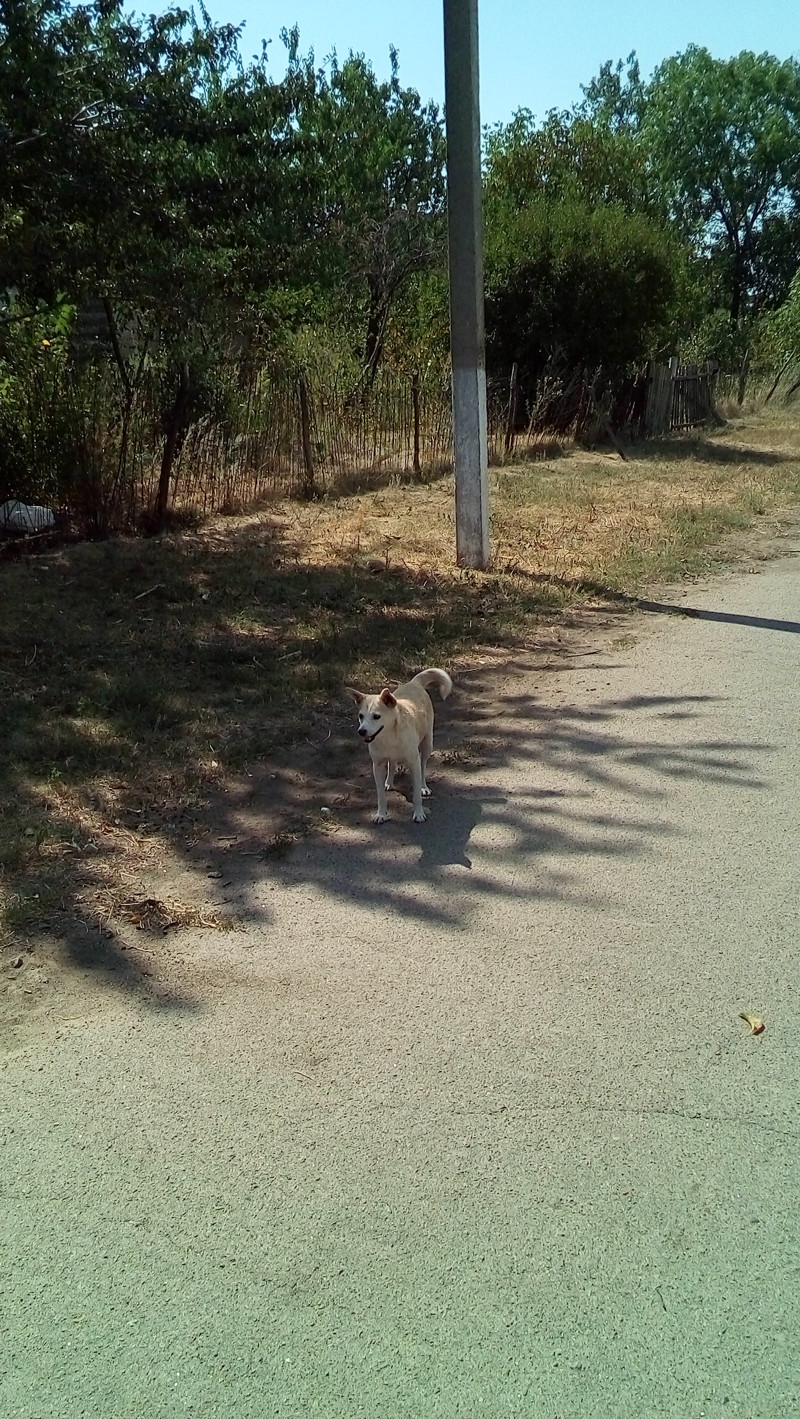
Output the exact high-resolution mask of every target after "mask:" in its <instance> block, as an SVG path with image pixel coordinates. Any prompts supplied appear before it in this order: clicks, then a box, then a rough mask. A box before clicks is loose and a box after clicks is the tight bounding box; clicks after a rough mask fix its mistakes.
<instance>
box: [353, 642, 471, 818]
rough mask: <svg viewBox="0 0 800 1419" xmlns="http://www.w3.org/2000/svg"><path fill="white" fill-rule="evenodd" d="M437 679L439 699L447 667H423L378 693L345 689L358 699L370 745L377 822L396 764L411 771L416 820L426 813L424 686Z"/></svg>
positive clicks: (428, 733)
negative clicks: (409, 678) (424, 802)
mask: <svg viewBox="0 0 800 1419" xmlns="http://www.w3.org/2000/svg"><path fill="white" fill-rule="evenodd" d="M428 685H438V686H439V693H440V695H441V697H442V699H443V700H446V699H447V696H448V695H449V694H450V691H451V690H452V688H453V682H452V680H451V679H450V676H449V675H448V673H447V671H446V670H437V669H432V670H421V671H420V673H419V675H415V676H414V678H413V680H409V681H408V682H407V684H405V685H398V687H397V689H396V690H395V691H394V692H392V691H391V690H381V693H380V694H379V695H365V694H362V692H361V690H353V689H351V687H350V686H349V685H346V686H345V690H346V692H347V694H348V695H350V697H351V699H354V700H355V702H356V704H357V705H358V732H359V734H360V735H361V738H362V739H363V740H364V743H365V744H368V745H369V752H370V755H371V758H372V772H373V773H374V775H375V787H376V788H377V790H378V811H377V813H376V814H375V818H374V821H375V822H376V823H385V822H386V819H387V818H388V817H389V807H388V804H387V801H386V793H387V790H388V789H390V788H391V787H392V784H393V783H394V773H395V770H396V769H397V768H398V767H399V765H400V764H406V765H407V766H408V768H409V769H410V771H411V784H412V789H413V801H414V813H413V819H414V822H415V823H424V822H425V818H426V817H427V814H426V812H425V809H424V808H423V806H422V800H423V798H430V796H431V791H430V789H429V788H428V785H427V783H426V781H425V766H426V764H427V762H428V759H429V757H430V754H431V750H432V749H433V705H432V704H431V700H430V695H429V694H428V693H427V689H426V686H428Z"/></svg>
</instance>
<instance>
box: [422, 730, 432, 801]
mask: <svg viewBox="0 0 800 1419" xmlns="http://www.w3.org/2000/svg"><path fill="white" fill-rule="evenodd" d="M432 753H433V732H432V731H431V730H429V731H428V733H427V734H426V735H425V738H424V739H423V741H422V743H421V744H420V746H419V764H420V771H421V773H422V797H423V798H430V796H431V791H430V789H429V788H428V780H427V778H426V775H425V770H426V768H427V764H428V759H429V758H430V756H431V754H432Z"/></svg>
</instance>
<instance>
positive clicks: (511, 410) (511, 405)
mask: <svg viewBox="0 0 800 1419" xmlns="http://www.w3.org/2000/svg"><path fill="white" fill-rule="evenodd" d="M516 422H517V362H516V360H515V361H514V363H513V365H512V366H511V384H510V386H509V391H508V417H507V419H506V443H505V449H506V453H510V452H511V450H512V448H513V447H514V429H515V426H516Z"/></svg>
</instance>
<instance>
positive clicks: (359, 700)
mask: <svg viewBox="0 0 800 1419" xmlns="http://www.w3.org/2000/svg"><path fill="white" fill-rule="evenodd" d="M344 692H345V694H346V695H349V696H350V698H351V700H355V702H356V704H357V705H360V704H363V702H364V699H365V696H364V695H362V693H361V691H360V690H354V689H353V687H352V685H345V686H344Z"/></svg>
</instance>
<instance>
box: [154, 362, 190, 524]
mask: <svg viewBox="0 0 800 1419" xmlns="http://www.w3.org/2000/svg"><path fill="white" fill-rule="evenodd" d="M191 392H192V386H191V379H190V377H189V365H188V363H187V361H186V360H182V361H181V365H180V376H179V384H178V390H177V393H176V395H175V402H174V404H173V406H172V408H171V409H170V411H169V413H168V415H167V417H166V421H165V422H166V431H167V436H166V439H165V440H164V452H163V453H162V455H161V473H160V475H159V479H158V492H157V493H156V505H155V509H154V513H155V524H156V527H162V526H163V524H164V519H165V517H166V515H167V504H168V502H169V488H170V479H171V477H172V466H173V464H174V462H175V455H176V454H177V452H178V448H179V446H180V438H181V434H182V433H183V431H184V428H185V424H186V413H187V410H188V408H189V399H190V397H191Z"/></svg>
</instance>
